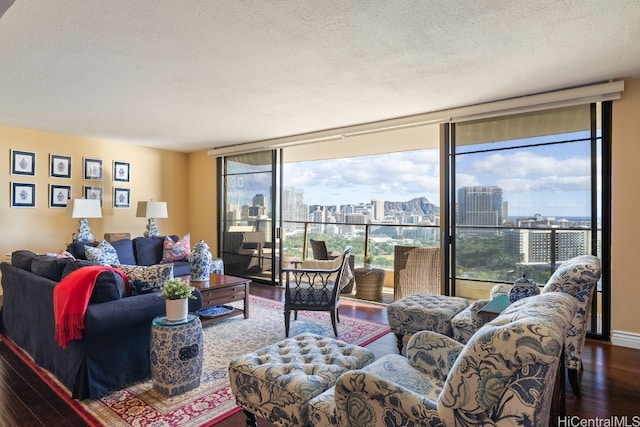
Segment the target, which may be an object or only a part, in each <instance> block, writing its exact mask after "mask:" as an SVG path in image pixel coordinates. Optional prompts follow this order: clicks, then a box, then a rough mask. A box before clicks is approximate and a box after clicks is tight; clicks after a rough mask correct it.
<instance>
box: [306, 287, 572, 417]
mask: <svg viewBox="0 0 640 427" xmlns="http://www.w3.org/2000/svg"><path fill="white" fill-rule="evenodd" d="M577 305H578V304H577V301H576V300H575V298H572V297H570V296H568V295H566V294H563V293H559V292H550V293H546V294H544V295H541V296H539V297H536V298H527V299H523V300H521V301H518V302H516V303H514V304H512V305H511V306H510V307H508V308H507V309H506V310H505V311H504V312H503V313H502V314H501V315H500V316H498V317H497V318H496V319H494V320H493V321H491V322H490V323H488V324H486V325H484V326H483V327H481V328H480V329H479V330H478V331H477V332H476V333H475V334H474V335H473V336H472V337H471V339H470V340H469V342H468V343H467V344H466V345H463V344H461V343H459V342H457V341H456V340H454V339H452V338H449V337H447V336H445V335H441V334H438V333H435V332H432V331H422V332H418V333H416V334H414V335H413V336H412V337H411V339H410V340H409V343H408V346H407V357H406V358H404V357H402V356H400V355H397V354H389V355H386V356H383V357H382V358H380V359H378V360H377V361H376V362H374V363H372V364H370V365H368V366H366V367H365V368H362V369H359V370H354V371H349V372H346V373H344V374H342V375H341V376H340V377H339V378H338V381H337V382H336V385H335V387H334V388H333V389H330V390H328V391H326V392H324V393H323V394H321V395H319V396H317V397H315V398H314V399H312V400H311V401H310V414H309V417H310V420H311V423H312V424H313V425H315V426H328V425H341V426H359V427H366V426H380V425H384V426H419V425H420V426H426V425H428V426H445V425H447V426H452V425H456V426H471V425H474V426H475V425H496V426H502V425H510V426H513V425H525V426H526V425H531V426H541V425H548V423H549V417H550V413H551V405H552V396H553V387H554V384H555V378H556V373H557V371H558V367H559V364H560V360H561V357H562V348H563V342H564V337H565V334H566V330H567V328H568V327H569V325H570V323H571V319H572V318H573V316H574V314H575V311H576V309H577Z"/></svg>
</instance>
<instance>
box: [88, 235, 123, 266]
mask: <svg viewBox="0 0 640 427" xmlns="http://www.w3.org/2000/svg"><path fill="white" fill-rule="evenodd" d="M84 254H85V256H86V257H87V259H88V260H89V261H92V262H95V263H98V264H101V265H112V264H116V265H119V264H120V260H119V259H118V252H116V250H115V248H114V247H113V246H111V243H109V242H107V241H106V240H103V241H102V242H100V244H98V246H96V247H95V248H94V247H91V246H87V245H85V247H84Z"/></svg>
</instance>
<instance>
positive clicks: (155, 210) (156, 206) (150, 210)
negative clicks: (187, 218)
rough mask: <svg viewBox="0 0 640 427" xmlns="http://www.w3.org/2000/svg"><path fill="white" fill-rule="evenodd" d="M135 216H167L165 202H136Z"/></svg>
mask: <svg viewBox="0 0 640 427" xmlns="http://www.w3.org/2000/svg"><path fill="white" fill-rule="evenodd" d="M136 217H137V218H169V215H168V213H167V202H138V209H137V210H136Z"/></svg>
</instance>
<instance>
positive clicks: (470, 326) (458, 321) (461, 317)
mask: <svg viewBox="0 0 640 427" xmlns="http://www.w3.org/2000/svg"><path fill="white" fill-rule="evenodd" d="M512 286H513V285H512V284H507V283H499V284H497V285H495V286H494V287H493V288H491V291H489V299H479V300H476V301H474V302H472V303H471V304H469V306H468V307H467V308H465V309H464V310H462V311H461V312H460V313H458V314H456V315H455V316H453V318H452V319H451V328H452V329H453V339H455V340H456V341H459V342H461V343H466V342H467V341H469V338H471V335H473V334H474V333H475V332H476V331H477V330H478V329H480V326H482V324H483V323H484V321H483V320H482V318H481V317H480V314H479V313H478V312H479V311H480V310H481V309H482V308H483V307H484V306H485V305H487V303H488V302H489V301H490V300H492V299H494V298H495V297H497V296H498V295H507V296H508V295H509V291H510V290H511V287H512Z"/></svg>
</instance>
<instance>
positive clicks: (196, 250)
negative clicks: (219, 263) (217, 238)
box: [187, 240, 213, 282]
mask: <svg viewBox="0 0 640 427" xmlns="http://www.w3.org/2000/svg"><path fill="white" fill-rule="evenodd" d="M187 260H188V261H189V268H190V270H191V280H192V281H194V282H205V281H207V280H209V272H210V271H211V267H212V264H213V257H212V256H211V252H209V246H208V245H207V244H206V243H205V242H204V240H200V241H199V242H198V243H196V244H195V245H194V246H193V249H192V250H191V253H189V256H188V257H187Z"/></svg>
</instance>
